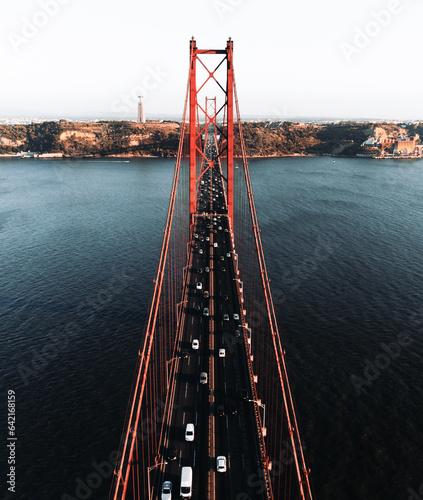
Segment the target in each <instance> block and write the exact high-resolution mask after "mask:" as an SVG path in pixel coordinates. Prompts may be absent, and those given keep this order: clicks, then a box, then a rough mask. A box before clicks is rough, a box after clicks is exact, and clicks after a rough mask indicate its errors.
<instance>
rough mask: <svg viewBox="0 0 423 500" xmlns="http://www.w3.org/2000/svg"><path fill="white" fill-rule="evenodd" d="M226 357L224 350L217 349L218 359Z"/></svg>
mask: <svg viewBox="0 0 423 500" xmlns="http://www.w3.org/2000/svg"><path fill="white" fill-rule="evenodd" d="M225 356H226V351H225V349H219V358H224V357H225Z"/></svg>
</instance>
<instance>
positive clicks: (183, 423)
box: [182, 412, 185, 425]
mask: <svg viewBox="0 0 423 500" xmlns="http://www.w3.org/2000/svg"><path fill="white" fill-rule="evenodd" d="M182 425H185V412H184V413H183V415H182Z"/></svg>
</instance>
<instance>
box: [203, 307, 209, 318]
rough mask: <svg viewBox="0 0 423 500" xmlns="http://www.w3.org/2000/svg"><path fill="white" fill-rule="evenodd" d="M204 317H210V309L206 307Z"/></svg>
mask: <svg viewBox="0 0 423 500" xmlns="http://www.w3.org/2000/svg"><path fill="white" fill-rule="evenodd" d="M203 315H204V316H208V315H209V308H208V307H205V308H204V310H203Z"/></svg>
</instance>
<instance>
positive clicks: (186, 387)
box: [185, 382, 188, 397]
mask: <svg viewBox="0 0 423 500" xmlns="http://www.w3.org/2000/svg"><path fill="white" fill-rule="evenodd" d="M187 391H188V382H185V397H187Z"/></svg>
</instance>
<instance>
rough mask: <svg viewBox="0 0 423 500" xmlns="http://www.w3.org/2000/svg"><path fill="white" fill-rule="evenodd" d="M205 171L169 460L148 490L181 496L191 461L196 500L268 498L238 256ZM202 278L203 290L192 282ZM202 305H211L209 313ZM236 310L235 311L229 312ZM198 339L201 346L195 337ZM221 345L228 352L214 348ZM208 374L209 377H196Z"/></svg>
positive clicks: (219, 187) (221, 196)
mask: <svg viewBox="0 0 423 500" xmlns="http://www.w3.org/2000/svg"><path fill="white" fill-rule="evenodd" d="M215 165H216V170H215V169H213V170H212V169H209V170H207V171H206V172H205V173H204V175H203V177H202V182H201V183H200V186H199V192H198V201H197V216H196V217H195V223H194V227H193V238H192V242H191V252H190V261H189V269H188V272H187V273H186V283H185V293H184V299H183V300H184V305H183V307H184V311H183V315H182V321H181V325H183V327H182V329H181V337H180V341H179V356H180V357H179V358H177V359H175V360H174V362H173V363H174V366H172V369H171V370H170V373H172V374H174V376H173V377H172V378H171V380H170V385H169V390H170V393H169V398H170V399H169V406H168V408H169V411H168V415H167V418H168V433H167V435H166V437H165V442H164V443H163V452H164V456H165V457H166V456H167V457H168V458H169V456H170V455H171V454H172V453H171V454H170V455H169V451H176V459H175V460H168V463H167V464H166V465H164V466H163V467H162V469H161V472H160V481H159V483H158V484H156V485H155V488H153V491H154V493H153V495H152V498H160V489H161V484H162V482H163V481H169V480H170V481H171V482H172V484H173V495H172V496H173V497H174V498H176V497H178V495H179V488H180V476H181V467H183V466H191V467H193V472H194V477H193V495H192V498H198V499H202V500H203V499H204V500H205V499H210V500H215V499H219V500H220V499H224V498H227V499H237V500H243V499H245V500H246V499H254V500H255V499H260V500H261V499H263V498H267V496H266V488H265V486H264V482H263V479H262V477H263V476H262V469H263V467H262V464H261V461H260V451H259V444H258V435H257V425H256V419H255V414H254V411H255V408H254V404H253V403H251V402H249V401H248V399H251V397H252V392H251V382H250V376H249V372H248V365H247V357H246V348H245V341H246V338H247V337H246V335H245V328H243V327H242V325H241V323H242V321H241V319H240V318H241V314H242V310H241V304H240V301H239V293H238V286H237V281H236V277H237V273H236V266H237V260H236V259H237V256H236V254H235V249H234V247H233V243H232V239H231V233H230V227H229V221H228V217H227V207H226V201H225V199H226V197H225V193H224V186H223V183H222V178H221V175H220V174H219V171H218V162H217V161H216V162H215ZM197 283H201V288H197ZM205 308H208V313H207V310H205ZM234 315H237V316H235V317H234ZM194 339H197V340H198V341H199V349H193V348H192V341H193V340H194ZM220 349H225V356H224V357H221V356H219V350H220ZM201 372H206V373H207V375H208V382H207V383H206V384H201V383H200V373H201ZM188 423H193V424H194V426H195V438H194V441H193V442H188V441H186V440H185V428H186V424H188ZM217 456H225V457H226V460H227V471H226V472H222V473H220V472H217V471H216V457H217Z"/></svg>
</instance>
